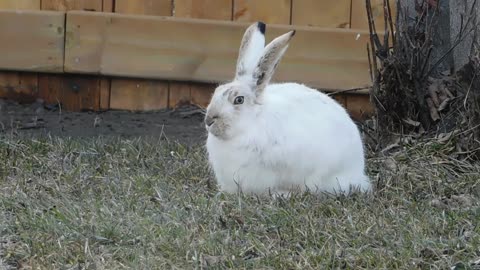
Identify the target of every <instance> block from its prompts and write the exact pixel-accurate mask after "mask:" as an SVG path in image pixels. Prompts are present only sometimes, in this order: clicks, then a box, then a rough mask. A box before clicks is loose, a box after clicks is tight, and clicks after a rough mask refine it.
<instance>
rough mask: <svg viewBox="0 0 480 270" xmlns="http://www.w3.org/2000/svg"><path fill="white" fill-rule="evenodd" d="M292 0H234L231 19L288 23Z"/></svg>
mask: <svg viewBox="0 0 480 270" xmlns="http://www.w3.org/2000/svg"><path fill="white" fill-rule="evenodd" d="M291 7H292V0H235V1H234V8H233V20H234V21H241V22H254V21H263V22H265V23H272V24H290V12H291Z"/></svg>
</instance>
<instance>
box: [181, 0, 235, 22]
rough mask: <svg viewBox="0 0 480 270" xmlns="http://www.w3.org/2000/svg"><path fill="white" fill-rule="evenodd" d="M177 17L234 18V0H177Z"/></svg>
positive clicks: (228, 19)
mask: <svg viewBox="0 0 480 270" xmlns="http://www.w3.org/2000/svg"><path fill="white" fill-rule="evenodd" d="M174 16H175V17H182V18H202V19H212V20H227V21H230V20H232V0H175V12H174Z"/></svg>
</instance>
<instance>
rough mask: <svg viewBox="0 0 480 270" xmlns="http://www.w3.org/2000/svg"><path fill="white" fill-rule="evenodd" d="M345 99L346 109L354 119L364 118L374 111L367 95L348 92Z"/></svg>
mask: <svg viewBox="0 0 480 270" xmlns="http://www.w3.org/2000/svg"><path fill="white" fill-rule="evenodd" d="M346 99H347V110H348V112H349V113H350V115H351V116H352V118H354V119H356V120H365V119H367V118H369V117H371V116H372V115H373V114H374V112H375V110H374V108H373V105H372V104H371V102H370V96H369V95H358V94H348V95H346Z"/></svg>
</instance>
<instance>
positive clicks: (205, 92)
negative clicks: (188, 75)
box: [191, 83, 215, 108]
mask: <svg viewBox="0 0 480 270" xmlns="http://www.w3.org/2000/svg"><path fill="white" fill-rule="evenodd" d="M191 89H192V92H191V95H192V97H191V100H192V103H193V104H195V105H197V106H200V107H201V108H206V107H207V106H208V104H209V103H210V99H211V98H212V94H213V92H214V91H215V85H214V84H211V83H196V84H194V85H192V88H191Z"/></svg>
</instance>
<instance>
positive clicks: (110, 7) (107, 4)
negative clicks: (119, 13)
mask: <svg viewBox="0 0 480 270" xmlns="http://www.w3.org/2000/svg"><path fill="white" fill-rule="evenodd" d="M113 2H114V0H103V12H113V11H114V3H113Z"/></svg>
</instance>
